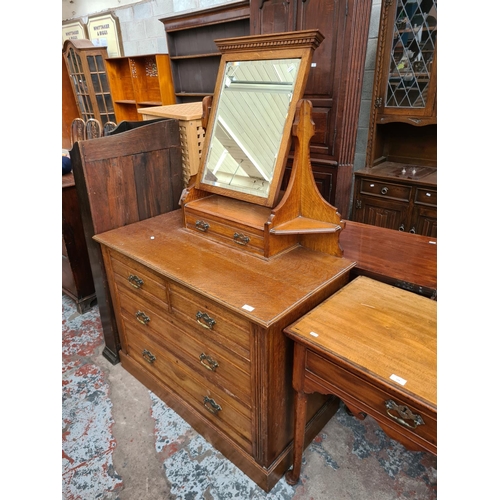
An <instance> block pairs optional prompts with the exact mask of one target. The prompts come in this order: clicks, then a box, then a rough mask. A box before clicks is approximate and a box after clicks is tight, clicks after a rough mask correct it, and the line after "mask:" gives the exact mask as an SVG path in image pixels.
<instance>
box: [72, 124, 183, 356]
mask: <svg viewBox="0 0 500 500" xmlns="http://www.w3.org/2000/svg"><path fill="white" fill-rule="evenodd" d="M134 123H135V124H137V122H132V124H134ZM126 124H128V122H122V124H120V126H122V125H126ZM124 128H125V127H124ZM71 157H72V162H73V171H74V175H75V181H76V187H77V191H78V199H79V203H80V208H81V213H82V221H83V225H84V231H85V240H86V243H87V247H88V251H89V256H90V261H91V267H92V275H93V277H94V285H95V289H96V294H97V301H98V305H99V312H100V315H101V321H102V324H103V332H104V340H105V344H106V348H105V352H104V355H105V357H106V358H107V359H108V360H110V361H111V362H112V363H117V362H118V361H119V358H118V351H119V349H120V339H119V336H118V330H117V326H116V320H115V315H114V311H113V304H112V301H111V297H110V295H109V286H108V281H107V278H106V273H105V269H104V264H103V262H102V254H101V249H100V247H99V245H98V244H97V243H96V242H95V241H94V240H92V236H94V234H97V233H100V232H103V231H107V230H109V229H114V228H117V227H120V226H123V225H125V224H131V223H133V222H137V221H139V220H142V219H144V218H148V217H153V216H155V215H158V214H160V213H164V212H168V211H171V210H175V209H176V208H177V207H178V202H179V199H180V195H181V192H182V185H183V184H182V183H183V180H182V162H181V149H180V141H179V129H178V125H177V120H159V121H155V122H140V124H137V126H136V125H134V127H132V128H131V129H130V130H127V129H126V128H125V131H124V132H120V133H117V134H116V135H110V136H107V137H102V138H100V139H93V140H91V141H80V142H78V143H76V144H75V147H74V148H73V150H72V152H71Z"/></svg>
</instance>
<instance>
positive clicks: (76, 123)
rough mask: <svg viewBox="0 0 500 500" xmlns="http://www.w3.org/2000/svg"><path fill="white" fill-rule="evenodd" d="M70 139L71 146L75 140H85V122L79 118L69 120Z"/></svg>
mask: <svg viewBox="0 0 500 500" xmlns="http://www.w3.org/2000/svg"><path fill="white" fill-rule="evenodd" d="M70 140H71V147H73V144H75V142H77V141H83V140H85V122H84V121H83V120H82V119H81V118H75V119H74V120H73V121H72V122H71V130H70Z"/></svg>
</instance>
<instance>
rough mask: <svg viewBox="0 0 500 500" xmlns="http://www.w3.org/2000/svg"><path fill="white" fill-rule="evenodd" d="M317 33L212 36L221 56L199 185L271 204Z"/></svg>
mask: <svg viewBox="0 0 500 500" xmlns="http://www.w3.org/2000/svg"><path fill="white" fill-rule="evenodd" d="M323 38H324V37H323V35H321V33H320V32H319V31H317V30H308V31H297V32H291V33H284V34H269V35H258V36H246V37H238V38H226V39H222V40H215V43H216V44H217V47H218V49H219V51H220V52H221V54H222V57H221V63H220V67H219V73H218V76H217V83H216V87H215V91H214V97H213V100H212V105H211V108H212V112H211V113H210V117H209V120H208V123H207V130H206V134H205V144H204V148H203V152H202V157H201V163H200V169H199V172H198V176H197V179H196V187H197V188H198V189H203V190H206V191H209V192H213V193H218V194H221V195H224V196H228V197H230V198H235V199H240V200H245V201H248V202H250V203H255V204H257V205H263V206H268V207H271V206H274V205H275V204H276V201H277V197H278V192H279V187H280V185H281V181H282V179H283V173H284V169H285V164H286V159H287V156H288V153H289V150H290V144H291V143H290V137H291V128H292V123H293V119H294V114H295V109H296V106H297V102H298V101H299V99H300V98H301V97H302V95H303V93H304V89H305V85H306V82H307V76H308V73H309V68H310V66H311V61H312V55H313V51H314V49H315V48H316V47H317V46H318V45H319V44H320V43H321V41H322V40H323Z"/></svg>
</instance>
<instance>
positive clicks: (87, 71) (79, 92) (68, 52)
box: [63, 40, 116, 126]
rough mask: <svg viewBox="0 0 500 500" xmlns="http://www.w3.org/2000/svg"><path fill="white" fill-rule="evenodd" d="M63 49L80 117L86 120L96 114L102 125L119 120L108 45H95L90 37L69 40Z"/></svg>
mask: <svg viewBox="0 0 500 500" xmlns="http://www.w3.org/2000/svg"><path fill="white" fill-rule="evenodd" d="M63 53H64V56H65V61H66V67H67V68H68V74H69V78H70V80H71V85H72V87H73V92H74V95H75V100H76V104H77V106H78V109H79V112H80V118H82V119H83V120H84V121H85V122H87V121H88V120H89V119H91V118H94V119H96V120H98V121H100V122H101V126H104V125H105V124H106V123H107V122H116V119H115V113H114V110H113V100H112V98H111V92H110V89H109V82H108V75H107V72H106V67H105V63H104V59H105V57H107V50H106V48H98V47H94V45H93V44H92V42H90V41H89V40H66V42H65V43H64V47H63ZM75 118H77V117H75Z"/></svg>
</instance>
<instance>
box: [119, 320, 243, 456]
mask: <svg viewBox="0 0 500 500" xmlns="http://www.w3.org/2000/svg"><path fill="white" fill-rule="evenodd" d="M123 324H124V327H125V334H126V336H127V338H128V355H129V356H130V357H131V358H132V359H134V360H135V361H136V362H138V363H140V364H141V365H142V366H143V367H144V368H145V369H146V370H148V371H149V372H150V373H151V374H153V375H154V376H155V377H157V378H158V379H159V380H160V381H161V382H162V383H163V384H165V385H166V386H168V387H169V388H170V390H172V391H173V392H175V393H177V394H178V395H179V397H181V398H182V399H183V400H184V401H186V402H187V403H188V404H190V406H192V408H194V409H195V410H196V411H197V412H198V413H199V414H201V415H202V416H203V417H205V418H206V419H208V420H209V421H210V422H211V423H212V424H213V425H215V426H216V427H217V428H219V429H220V430H221V432H223V433H224V434H226V435H228V436H229V437H230V438H231V439H233V440H234V441H235V442H236V443H238V445H239V446H241V448H243V449H244V450H245V451H247V452H248V453H251V452H252V444H251V436H252V425H251V412H250V409H249V408H248V407H246V406H245V405H242V404H240V403H239V402H238V401H237V400H236V399H235V398H232V397H231V396H229V395H228V394H227V393H226V392H224V391H223V390H221V389H220V388H219V387H217V386H215V385H214V384H212V383H210V382H209V381H208V380H207V379H205V378H203V377H201V376H200V375H199V374H198V373H197V372H196V371H194V370H192V369H191V368H190V367H189V366H188V365H186V364H185V363H184V361H183V359H181V358H180V357H178V356H177V355H176V353H175V352H174V351H173V350H171V349H170V348H169V346H168V345H166V342H165V341H164V340H163V339H161V338H159V337H156V336H155V334H154V333H151V332H150V335H147V336H146V335H143V334H142V333H141V332H140V331H139V330H138V329H136V328H135V325H134V324H133V323H130V321H129V319H128V318H124V321H123Z"/></svg>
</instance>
